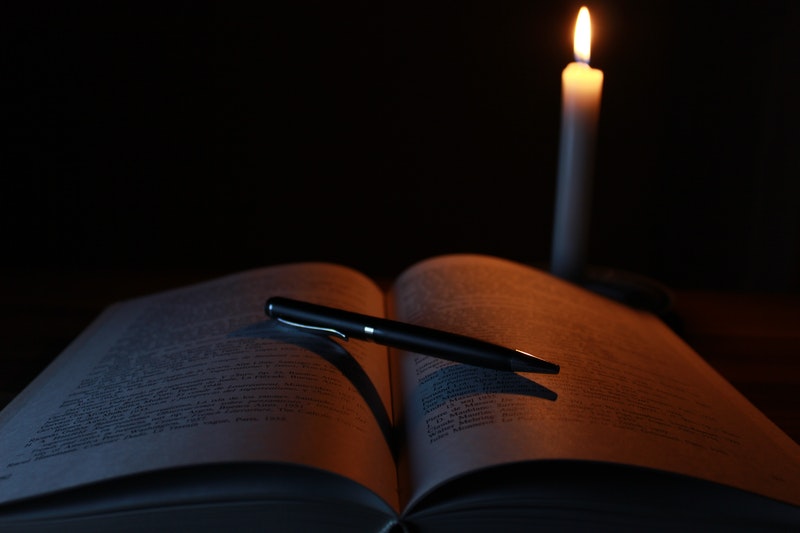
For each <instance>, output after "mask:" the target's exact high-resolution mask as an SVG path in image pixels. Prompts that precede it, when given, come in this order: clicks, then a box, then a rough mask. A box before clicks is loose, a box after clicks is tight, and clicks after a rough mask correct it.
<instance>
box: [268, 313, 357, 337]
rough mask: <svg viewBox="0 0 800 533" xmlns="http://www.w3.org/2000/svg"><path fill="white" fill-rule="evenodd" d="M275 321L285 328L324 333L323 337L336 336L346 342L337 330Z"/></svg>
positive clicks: (288, 321)
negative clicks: (291, 327)
mask: <svg viewBox="0 0 800 533" xmlns="http://www.w3.org/2000/svg"><path fill="white" fill-rule="evenodd" d="M275 320H277V321H278V322H281V323H282V324H286V325H287V326H293V327H295V328H301V329H308V330H311V331H313V332H314V333H324V334H325V335H336V336H337V337H339V338H341V339H344V340H348V339H347V335H345V334H344V333H342V332H341V331H337V330H335V329H333V328H322V327H319V326H309V325H308V324H300V323H299V322H292V321H291V320H286V319H285V318H276V319H275Z"/></svg>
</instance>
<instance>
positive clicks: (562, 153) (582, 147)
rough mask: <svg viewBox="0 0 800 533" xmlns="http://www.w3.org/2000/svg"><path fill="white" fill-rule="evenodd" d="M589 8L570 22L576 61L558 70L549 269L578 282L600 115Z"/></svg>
mask: <svg viewBox="0 0 800 533" xmlns="http://www.w3.org/2000/svg"><path fill="white" fill-rule="evenodd" d="M591 33H592V29H591V21H590V19H589V10H588V9H587V8H585V7H582V8H581V9H580V12H579V13H578V20H577V23H576V24H575V37H574V44H573V47H574V53H575V61H574V62H572V63H570V64H569V65H567V67H566V68H565V69H564V71H563V72H562V73H561V139H560V145H559V154H558V181H557V183H556V185H557V187H556V203H555V217H554V224H553V243H552V256H551V263H550V270H551V272H552V273H554V274H555V275H557V276H559V277H562V278H564V279H568V280H570V281H576V282H577V281H580V280H581V278H582V277H583V274H584V268H585V264H586V250H587V244H588V243H587V241H588V232H589V214H590V210H591V195H592V170H593V163H594V145H595V135H596V133H597V119H598V116H599V114H600V96H601V93H602V89H603V71H601V70H598V69H595V68H592V67H590V66H589V57H590V55H591Z"/></svg>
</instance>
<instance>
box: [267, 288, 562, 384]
mask: <svg viewBox="0 0 800 533" xmlns="http://www.w3.org/2000/svg"><path fill="white" fill-rule="evenodd" d="M264 312H265V313H266V314H267V316H269V317H270V318H273V319H275V320H278V321H279V322H282V323H284V324H287V325H290V326H294V327H298V328H303V329H307V330H312V331H315V332H318V333H324V334H327V335H337V336H339V337H341V338H343V339H345V340H346V339H347V338H348V337H353V338H355V339H362V340H368V341H373V342H375V343H377V344H382V345H385V346H391V347H393V348H399V349H401V350H408V351H410V352H415V353H420V354H424V355H431V356H433V357H438V358H440V359H447V360H449V361H455V362H457V363H466V364H469V365H475V366H480V367H484V368H493V369H496V370H507V371H512V372H539V373H544V374H558V371H559V366H558V365H556V364H553V363H550V362H547V361H544V360H542V359H539V358H538V357H535V356H533V355H531V354H529V353H525V352H523V351H521V350H513V349H511V348H505V347H503V346H498V345H497V344H492V343H490V342H486V341H482V340H479V339H474V338H472V337H467V336H465V335H458V334H455V333H448V332H446V331H441V330H436V329H432V328H426V327H423V326H417V325H414V324H407V323H404V322H397V321H394V320H388V319H385V318H378V317H373V316H369V315H362V314H359V313H353V312H350V311H344V310H342V309H335V308H333V307H326V306H323V305H317V304H312V303H308V302H301V301H299V300H292V299H289V298H283V297H273V298H270V299H268V300H267V302H266V304H265V306H264Z"/></svg>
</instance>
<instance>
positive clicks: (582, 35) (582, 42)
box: [573, 6, 592, 63]
mask: <svg viewBox="0 0 800 533" xmlns="http://www.w3.org/2000/svg"><path fill="white" fill-rule="evenodd" d="M573 51H574V53H575V61H580V62H581V63H589V58H590V57H591V55H592V22H591V19H590V18H589V9H588V8H586V7H585V6H584V7H582V8H581V9H580V11H578V21H577V22H576V23H575V40H574V42H573Z"/></svg>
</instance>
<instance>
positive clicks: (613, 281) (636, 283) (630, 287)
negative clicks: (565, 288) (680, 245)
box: [576, 265, 674, 319]
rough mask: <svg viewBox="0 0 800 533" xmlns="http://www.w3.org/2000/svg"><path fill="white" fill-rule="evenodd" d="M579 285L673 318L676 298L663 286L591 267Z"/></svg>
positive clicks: (621, 271) (636, 276) (599, 267)
mask: <svg viewBox="0 0 800 533" xmlns="http://www.w3.org/2000/svg"><path fill="white" fill-rule="evenodd" d="M576 284H578V285H581V286H582V287H584V288H586V289H588V290H590V291H592V292H595V293H597V294H601V295H603V296H606V297H607V298H611V299H612V300H616V301H618V302H620V303H623V304H625V305H628V306H629V307H633V308H636V309H642V310H645V311H650V312H652V313H654V314H656V315H658V316H659V317H661V318H662V319H666V318H668V317H670V316H671V313H672V305H673V303H674V296H673V293H672V291H671V290H670V289H669V288H668V287H667V286H665V285H664V284H662V283H659V282H658V281H655V280H653V279H651V278H648V277H646V276H642V275H640V274H634V273H632V272H628V271H625V270H619V269H616V268H609V267H602V266H593V265H589V266H587V267H586V268H585V269H584V274H583V276H582V277H581V279H580V280H577V281H576Z"/></svg>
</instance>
